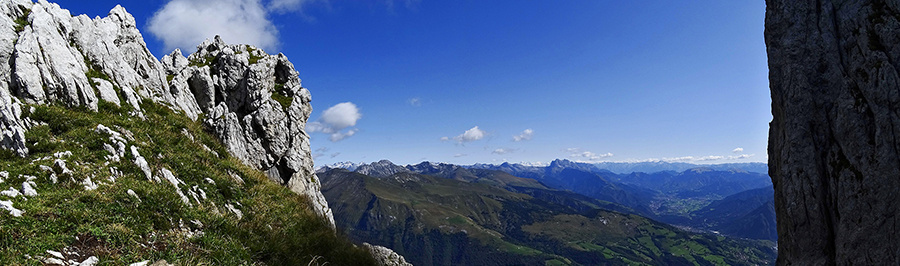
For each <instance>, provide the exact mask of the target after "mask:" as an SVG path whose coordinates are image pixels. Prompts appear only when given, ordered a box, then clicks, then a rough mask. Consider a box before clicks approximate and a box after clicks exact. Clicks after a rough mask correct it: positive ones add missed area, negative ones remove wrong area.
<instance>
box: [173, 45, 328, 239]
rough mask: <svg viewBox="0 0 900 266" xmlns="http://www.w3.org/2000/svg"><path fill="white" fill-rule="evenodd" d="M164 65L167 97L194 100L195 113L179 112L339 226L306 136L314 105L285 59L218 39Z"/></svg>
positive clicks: (235, 154) (295, 72)
mask: <svg viewBox="0 0 900 266" xmlns="http://www.w3.org/2000/svg"><path fill="white" fill-rule="evenodd" d="M162 61H163V64H164V65H165V68H166V73H168V75H172V82H171V84H170V86H169V87H170V91H173V92H176V91H177V92H186V93H188V94H191V96H190V97H184V99H190V100H191V103H190V104H184V106H195V107H196V108H197V110H193V109H182V110H185V113H190V112H194V111H196V112H197V113H201V112H202V113H206V117H205V119H204V120H203V122H204V123H205V124H206V125H207V126H208V127H209V128H211V129H212V130H213V132H214V133H215V134H216V136H218V137H219V139H220V140H221V141H222V143H224V144H225V147H226V148H227V149H228V151H229V153H231V154H232V155H234V156H235V157H237V158H238V159H240V160H241V161H243V162H244V163H246V164H247V165H251V166H253V167H256V168H257V169H260V170H262V171H265V172H266V173H267V175H268V176H269V179H271V180H272V181H274V182H276V183H279V184H282V185H285V186H287V187H289V188H290V189H291V190H292V191H294V192H296V193H299V194H303V195H307V196H308V197H309V199H310V200H311V201H312V202H313V204H314V205H316V206H317V207H316V208H315V210H316V211H317V212H318V213H319V214H320V215H322V216H324V217H326V218H327V219H328V220H329V221H331V224H334V218H332V214H331V209H329V208H328V203H327V202H326V201H325V197H324V196H323V195H322V193H321V192H320V191H319V189H320V184H319V180H318V178H317V177H316V176H315V172H314V170H313V162H312V156H311V152H310V150H309V136H308V135H307V134H306V132H305V131H304V129H305V127H306V120H307V119H308V118H309V114H310V113H311V112H312V107H310V105H309V102H310V100H311V98H310V95H309V91H307V90H306V89H305V88H303V87H301V86H300V79H299V78H298V73H297V71H296V70H294V65H293V64H292V63H291V62H290V61H288V59H287V57H285V56H284V55H282V54H278V55H269V54H266V53H265V52H263V51H262V50H260V49H258V48H256V47H253V46H249V45H228V44H225V43H224V42H223V41H222V39H220V38H218V37H217V38H216V39H215V40H214V41H206V42H204V43H202V44H200V45H199V46H197V52H195V53H193V54H191V55H190V56H188V57H187V58H185V57H184V56H183V55H182V54H181V51H179V50H176V51H174V52H172V53H171V54H169V55H166V56H165V57H163V60H162ZM276 99H279V100H276ZM191 108H193V107H191Z"/></svg>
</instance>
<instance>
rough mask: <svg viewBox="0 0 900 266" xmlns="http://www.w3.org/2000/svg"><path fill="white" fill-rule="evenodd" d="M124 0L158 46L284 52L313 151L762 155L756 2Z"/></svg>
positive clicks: (455, 155) (766, 103)
mask: <svg viewBox="0 0 900 266" xmlns="http://www.w3.org/2000/svg"><path fill="white" fill-rule="evenodd" d="M58 3H60V5H61V6H62V7H64V8H67V9H69V10H70V11H71V12H72V13H73V14H82V13H84V14H88V15H89V16H91V17H94V16H105V15H106V13H107V12H108V11H109V9H111V8H112V7H113V6H115V5H116V4H117V3H118V2H117V1H103V0H97V1H89V3H84V1H58ZM121 4H122V5H123V6H124V7H125V8H126V9H127V10H128V11H129V12H130V13H132V14H133V15H134V16H135V18H136V21H137V24H138V27H139V29H140V30H141V32H143V33H144V38H145V41H147V44H148V46H149V48H150V50H151V51H152V52H153V53H154V54H155V55H156V56H157V57H162V56H163V55H165V54H168V53H169V52H170V51H171V50H172V48H173V47H181V48H182V50H184V51H185V53H190V52H192V51H193V50H194V46H195V45H196V44H197V43H198V42H199V41H198V40H202V39H205V38H211V37H212V36H214V35H215V34H220V35H222V36H223V38H224V39H225V41H226V42H229V43H238V42H240V43H250V44H254V45H257V46H260V47H263V48H264V49H265V50H266V51H267V52H269V53H272V54H275V53H278V52H282V53H284V54H285V55H287V56H288V57H289V58H290V59H291V61H292V62H293V63H294V65H295V67H296V68H297V70H298V71H299V72H300V78H301V79H302V80H303V85H304V87H306V88H308V89H309V90H310V92H311V93H312V96H313V102H312V105H313V109H314V111H313V114H312V117H311V118H310V121H309V122H311V124H317V125H318V126H319V130H311V131H317V132H312V133H310V135H311V136H312V149H313V150H315V151H314V153H316V156H317V157H316V164H317V165H322V164H328V163H333V162H339V161H353V162H361V161H365V162H370V161H376V160H380V159H389V160H392V161H394V162H396V163H401V164H408V163H418V162H420V161H423V160H429V161H441V162H451V163H460V164H470V163H476V162H482V163H491V162H502V161H510V162H548V161H550V160H553V159H556V158H568V159H573V160H581V161H639V160H667V161H682V162H693V163H733V162H765V161H766V160H767V159H766V143H767V133H768V122H769V121H770V120H771V114H770V113H771V112H770V100H769V91H768V81H767V73H768V70H767V67H766V54H765V44H764V42H763V19H764V15H765V3H764V2H763V1H715V0H705V1H599V0H598V1H469V0H460V1H433V0H409V1H398V0H395V1H390V0H388V1H337V0H334V1H327V0H262V1H259V0H224V1H208V0H148V1H136V2H125V3H121ZM342 103H344V104H342ZM348 103H350V104H348ZM339 104H342V105H339ZM333 106H337V107H335V109H333V110H332V112H330V114H329V115H326V116H325V117H323V113H325V111H326V110H328V109H329V108H330V107H333ZM353 107H355V108H353ZM475 127H477V128H475ZM337 130H340V131H337ZM526 130H529V131H530V134H527V132H525V131H526ZM467 131H468V132H467ZM335 132H337V134H338V135H334V134H335ZM515 137H519V138H518V139H519V141H515V139H516V138H515ZM442 138H443V139H444V140H442ZM335 140H336V141H335Z"/></svg>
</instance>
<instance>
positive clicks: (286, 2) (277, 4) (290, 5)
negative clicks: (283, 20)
mask: <svg viewBox="0 0 900 266" xmlns="http://www.w3.org/2000/svg"><path fill="white" fill-rule="evenodd" d="M320 1H321V0H272V1H270V2H269V5H268V8H269V10H272V11H273V12H276V13H287V12H294V11H301V12H302V11H303V6H304V5H307V4H311V3H315V2H320ZM322 2H327V1H322Z"/></svg>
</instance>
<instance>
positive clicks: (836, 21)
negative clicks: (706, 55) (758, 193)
mask: <svg viewBox="0 0 900 266" xmlns="http://www.w3.org/2000/svg"><path fill="white" fill-rule="evenodd" d="M765 27H766V30H765V39H766V46H767V50H768V59H769V82H770V87H771V90H772V115H773V120H772V122H771V124H770V129H769V175H770V176H771V177H772V181H773V183H774V186H775V205H776V206H775V208H776V213H777V220H778V237H779V238H778V249H779V250H778V251H779V257H778V264H779V265H836V264H839V265H845V264H856V265H900V230H898V228H897V226H898V219H900V204H897V202H898V200H900V153H898V150H900V72H898V71H900V1H896V0H894V1H884V0H860V1H838V0H833V1H832V0H816V1H812V0H800V1H795V0H767V1H766V20H765Z"/></svg>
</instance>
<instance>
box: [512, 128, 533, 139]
mask: <svg viewBox="0 0 900 266" xmlns="http://www.w3.org/2000/svg"><path fill="white" fill-rule="evenodd" d="M533 136H534V130H531V129H530V128H529V129H526V130H525V131H522V134H519V135H515V136H513V141H523V140H531V137H533Z"/></svg>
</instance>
